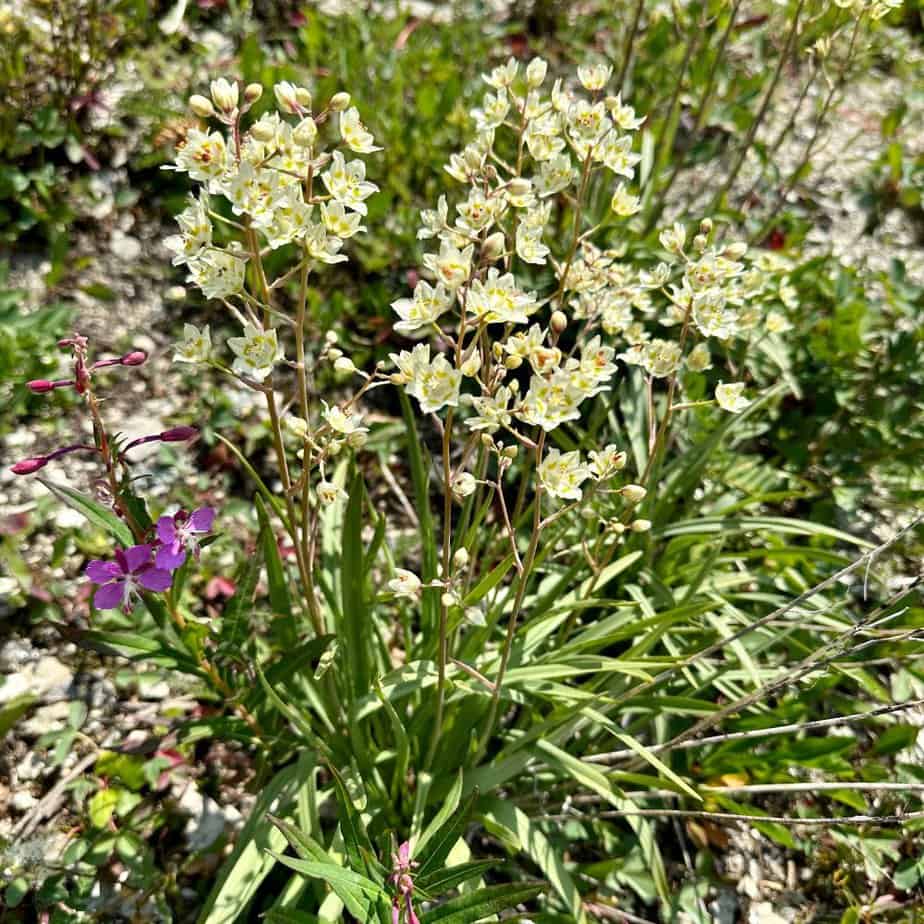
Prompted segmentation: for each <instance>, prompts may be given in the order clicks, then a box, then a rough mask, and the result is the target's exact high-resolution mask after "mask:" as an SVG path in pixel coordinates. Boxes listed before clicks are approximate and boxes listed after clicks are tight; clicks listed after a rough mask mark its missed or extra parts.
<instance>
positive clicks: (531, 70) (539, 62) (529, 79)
mask: <svg viewBox="0 0 924 924" xmlns="http://www.w3.org/2000/svg"><path fill="white" fill-rule="evenodd" d="M548 67H549V66H548V64H546V62H545V61H544V60H543V59H542V58H533V60H532V61H530V62H529V64H528V65H527V67H526V85H527V86H528V87H531V88H532V89H535V88H536V87H538V86H539V85H540V84H541V83H542V81H543V80H545V74H546V71H547V70H548Z"/></svg>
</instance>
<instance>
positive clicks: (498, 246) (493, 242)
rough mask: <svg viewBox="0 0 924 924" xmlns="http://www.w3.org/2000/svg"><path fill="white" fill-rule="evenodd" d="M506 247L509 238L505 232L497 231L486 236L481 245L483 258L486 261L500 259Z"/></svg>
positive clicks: (490, 261)
mask: <svg viewBox="0 0 924 924" xmlns="http://www.w3.org/2000/svg"><path fill="white" fill-rule="evenodd" d="M506 249H507V238H506V237H505V236H504V232H503V231H495V232H494V233H493V234H491V235H489V236H488V237H487V238H485V242H484V243H483V244H482V245H481V259H482V260H484V261H485V262H486V263H493V262H494V261H495V260H499V259H500V257H501V256H502V255H503V253H504V251H505V250H506Z"/></svg>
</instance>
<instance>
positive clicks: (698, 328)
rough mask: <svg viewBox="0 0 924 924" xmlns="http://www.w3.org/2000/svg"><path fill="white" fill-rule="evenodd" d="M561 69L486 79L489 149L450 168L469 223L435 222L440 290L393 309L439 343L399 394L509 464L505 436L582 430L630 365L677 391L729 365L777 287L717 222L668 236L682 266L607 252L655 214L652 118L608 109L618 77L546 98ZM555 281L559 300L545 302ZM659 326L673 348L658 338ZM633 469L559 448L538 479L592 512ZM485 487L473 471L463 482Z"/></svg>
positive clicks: (425, 289) (430, 234) (402, 355)
mask: <svg viewBox="0 0 924 924" xmlns="http://www.w3.org/2000/svg"><path fill="white" fill-rule="evenodd" d="M546 70H547V68H546V64H545V62H544V61H542V60H541V59H534V60H533V61H531V62H530V63H529V64H528V66H527V67H526V68H525V69H524V70H523V71H522V72H521V70H520V66H519V65H518V62H517V61H516V60H514V59H511V60H510V61H508V62H507V63H506V64H504V65H501V66H500V67H497V68H495V69H494V70H493V71H491V73H490V74H487V75H485V77H484V80H485V82H486V83H487V84H488V85H489V86H490V88H491V89H490V91H489V92H487V93H486V94H485V97H484V100H483V101H482V104H481V105H480V106H479V107H478V108H476V109H474V110H473V112H472V117H473V119H474V122H475V125H476V128H477V135H476V137H475V139H474V140H473V141H472V142H471V143H470V144H469V145H468V146H467V147H466V148H465V149H464V150H463V151H462V152H461V153H459V154H454V155H453V156H452V157H451V158H450V162H449V164H448V165H447V167H446V170H447V172H448V173H449V174H450V176H452V177H453V178H454V179H456V180H458V181H459V182H461V183H464V184H465V185H466V187H467V192H466V194H465V196H464V197H463V198H461V200H460V201H458V202H457V203H456V204H455V206H454V209H453V207H451V206H450V203H449V202H448V201H447V199H446V197H441V198H440V199H439V202H438V203H437V207H436V208H435V209H434V210H432V211H424V212H423V213H422V215H421V227H420V230H419V231H418V238H419V239H420V240H422V241H433V243H434V245H435V247H434V249H433V250H432V251H431V252H428V253H426V254H425V255H424V257H423V260H422V264H423V271H424V276H426V277H427V278H424V279H421V280H420V281H419V282H418V283H417V284H416V287H415V288H414V291H413V293H412V294H411V295H410V296H409V297H405V298H400V299H398V300H397V301H395V302H393V303H392V308H393V309H394V311H395V313H396V315H397V316H398V321H397V323H396V325H395V329H396V331H397V332H398V333H400V334H403V335H404V336H407V337H410V338H414V339H416V338H422V337H429V338H432V340H431V343H426V344H418V345H417V346H415V347H414V348H413V349H410V350H402V351H400V352H398V353H394V354H392V356H391V359H392V362H393V363H394V365H395V367H396V370H397V371H396V372H394V374H393V375H392V376H391V380H392V381H393V382H395V383H396V384H399V385H401V386H403V387H404V388H405V390H406V391H407V393H408V394H409V395H411V396H412V397H414V398H415V399H416V400H417V401H418V403H419V404H420V407H421V410H422V411H423V412H424V413H432V412H438V411H441V410H443V409H446V408H452V409H458V410H454V411H453V413H454V414H465V426H466V427H467V428H468V430H469V431H471V432H472V433H473V434H474V435H476V436H478V437H479V438H480V439H481V441H482V442H483V444H484V445H485V446H487V447H489V449H491V450H492V451H493V452H495V453H496V455H497V458H498V460H499V464H500V465H501V466H503V465H504V464H505V459H506V460H507V461H506V464H507V465H509V457H510V452H511V451H515V450H516V446H507V447H506V448H505V446H504V443H503V439H508V438H509V437H511V436H512V437H513V439H514V440H515V441H516V442H517V443H518V444H520V445H524V446H527V447H530V448H532V447H534V446H535V445H536V444H535V440H536V433H538V432H541V433H544V434H548V433H551V432H552V431H553V430H555V429H556V428H558V427H560V426H561V425H562V424H564V423H566V422H568V421H574V420H577V419H579V417H580V414H581V405H582V404H583V402H584V401H586V400H587V399H588V398H591V397H593V396H595V395H598V394H600V393H601V392H605V391H607V390H609V389H610V388H611V387H612V382H613V379H614V376H615V374H616V371H617V361H618V360H622V361H623V362H624V363H626V364H629V365H638V366H641V367H642V368H643V369H644V370H645V372H646V373H647V375H648V376H650V377H652V378H668V377H671V379H672V380H673V379H675V378H676V376H677V374H678V372H679V371H681V370H683V369H686V370H688V371H690V372H702V371H704V370H706V369H709V368H711V357H710V350H709V347H708V345H707V344H708V341H709V340H710V339H714V340H718V341H721V342H726V341H728V340H730V339H732V338H736V337H745V336H748V335H749V332H750V331H751V330H753V329H754V328H755V327H757V326H758V325H759V324H760V322H761V312H760V311H758V310H757V309H756V308H755V307H754V306H753V304H752V301H753V299H754V298H755V297H756V296H757V295H758V294H759V293H760V292H761V291H762V289H763V288H764V285H765V282H764V277H763V275H762V274H761V273H760V272H759V271H757V270H754V269H749V268H748V267H747V266H746V265H745V263H744V262H743V258H744V255H745V251H746V246H745V245H743V244H731V245H727V246H722V245H718V244H714V243H712V240H713V236H714V235H713V228H712V223H711V222H709V221H704V222H703V223H702V225H701V226H700V228H699V231H698V233H697V234H696V235H695V236H694V238H693V240H692V242H690V243H689V244H688V242H687V230H686V228H684V227H683V226H681V225H679V224H678V225H674V226H673V227H672V228H669V229H667V230H666V231H664V232H663V233H662V234H661V236H660V243H661V246H662V247H663V249H664V251H665V252H666V259H665V260H664V261H663V262H661V263H660V264H658V265H656V266H654V267H653V268H639V267H638V266H634V265H632V264H629V263H624V262H621V260H620V257H621V254H622V251H620V250H613V249H601V248H600V247H599V246H597V245H595V244H594V243H593V242H592V241H591V240H590V238H591V237H593V235H594V232H595V231H597V230H599V229H602V228H605V227H610V226H612V225H613V224H614V222H615V223H618V221H619V220H620V219H625V218H629V217H630V216H632V215H634V214H635V213H636V212H638V211H639V209H640V207H641V206H640V199H639V197H638V196H637V195H636V194H635V193H634V192H633V190H632V189H631V185H632V183H633V180H634V177H635V168H636V165H637V164H638V162H639V160H640V155H639V154H637V153H635V151H634V147H635V144H634V134H633V133H635V132H637V131H638V129H639V128H640V127H641V126H642V124H643V122H644V119H643V118H640V117H638V116H636V114H635V111H634V110H633V109H632V107H631V106H629V105H627V104H626V103H625V102H623V100H622V99H621V97H620V96H607V95H605V87H606V84H607V82H608V80H609V78H610V72H611V71H610V68H609V67H608V66H604V65H599V64H591V65H587V66H584V67H581V68H579V69H578V80H579V83H580V85H581V86H582V87H583V90H584V91H585V92H581V90H580V88H578V87H573V88H569V87H566V86H565V85H564V84H563V82H562V81H561V80H558V81H556V82H555V83H554V85H553V86H552V87H551V88H550V90H548V91H547V92H544V91H543V84H544V83H545V78H546ZM591 189H592V190H593V191H594V200H595V201H601V198H602V197H601V196H599V195H598V193H599V192H601V191H605V192H606V197H607V198H606V199H604V200H603V201H609V202H610V212H611V215H610V216H609V217H608V218H605V219H604V220H603V221H600V222H599V223H598V224H597V225H596V226H595V227H593V228H591V229H590V230H589V231H586V230H585V226H587V225H590V224H593V221H592V220H589V218H588V216H585V215H584V214H583V210H585V209H587V208H588V207H587V200H588V199H589V198H590V196H589V192H590V190H591ZM563 228H564V229H565V231H564V232H563V231H562V229H563ZM550 277H551V282H550V283H549V282H548V280H549V279H550ZM537 279H538V280H546V285H547V286H548V290H547V292H548V294H542V293H541V292H536V291H532V290H531V289H530V287H529V284H528V282H527V280H528V281H530V282H534V281H535V280H537ZM543 309H546V310H547V311H548V316H547V317H546V312H545V311H543ZM655 324H660V325H661V326H662V327H663V328H666V329H668V330H665V332H664V335H663V336H653V335H652V333H651V332H650V328H652V327H653V326H654V325H655ZM768 326H769V324H768ZM672 327H674V328H676V330H674V331H670V330H669V329H670V328H672ZM566 331H567V336H565V337H563V335H564V334H565V333H566ZM678 334H679V336H678ZM434 345H437V349H439V350H440V351H439V352H437V351H435V350H434ZM742 392H743V385H740V384H736V383H729V384H725V385H720V386H719V389H718V390H717V392H716V402H717V404H719V406H721V407H722V408H724V409H727V410H730V411H740V410H743V409H744V408H745V407H747V405H748V404H749V402H748V400H747V399H746V398H745V397H744V395H743V393H742ZM469 408H470V411H469V410H467V409H469ZM463 409H465V410H463ZM609 450H612V452H611V453H610V454H611V455H612V453H614V452H615V448H614V447H608V450H607V451H609ZM464 458H465V459H467V458H468V454H467V453H466V454H465V456H464ZM623 460H624V457H623ZM617 470H618V468H614V467H612V466H609V467H608V466H605V465H603V464H602V463H599V464H598V463H594V462H592V461H588V460H585V459H584V458H582V457H581V455H580V454H579V453H578V452H566V453H559V452H558V451H557V450H550V451H548V452H547V454H546V455H545V457H544V458H542V459H541V460H540V465H539V469H538V476H539V480H540V483H541V484H542V486H543V488H544V489H545V490H546V491H547V492H548V493H549V494H551V495H553V496H555V497H558V498H560V499H567V500H575V501H576V500H579V499H580V498H581V496H582V489H581V484H582V483H583V482H584V481H586V480H587V479H594V480H595V481H602V480H604V479H606V478H610V477H612V475H613V474H614V472H615V471H617ZM467 474H468V473H467V472H465V471H464V469H462V468H461V467H460V470H458V471H456V472H455V473H454V475H453V484H454V485H456V484H461V483H462V481H463V480H464V476H465V475H467ZM473 484H474V482H473ZM453 490H454V493H456V494H459V493H460V492H458V491H456V489H455V487H454V488H453Z"/></svg>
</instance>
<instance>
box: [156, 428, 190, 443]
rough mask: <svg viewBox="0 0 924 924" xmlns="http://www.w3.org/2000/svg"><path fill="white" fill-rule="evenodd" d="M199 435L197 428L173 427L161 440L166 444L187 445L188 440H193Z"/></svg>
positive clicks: (163, 434)
mask: <svg viewBox="0 0 924 924" xmlns="http://www.w3.org/2000/svg"><path fill="white" fill-rule="evenodd" d="M198 435H199V430H198V428H197V427H171V428H170V429H169V430H164V432H163V433H161V435H160V438H161V440H162V441H163V442H165V443H185V442H186V440H191V439H192V438H193V437H194V436H198Z"/></svg>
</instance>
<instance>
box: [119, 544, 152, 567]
mask: <svg viewBox="0 0 924 924" xmlns="http://www.w3.org/2000/svg"><path fill="white" fill-rule="evenodd" d="M152 549H153V546H150V545H133V546H132V547H131V548H130V549H125V551H124V552H123V553H122V554H123V555H124V556H125V564H126V566H127V568H128V570H129V571H130V572H132V573H134V572H135V571H137V570H138V569H139V568H141V567H142V566H143V565H146V564H147V563H148V562H149V561H150V560H151V551H152Z"/></svg>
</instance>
